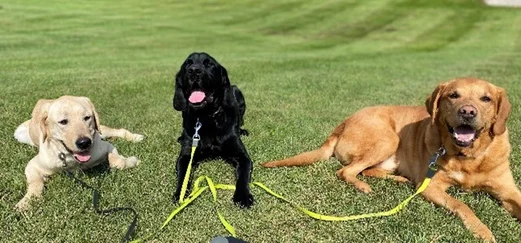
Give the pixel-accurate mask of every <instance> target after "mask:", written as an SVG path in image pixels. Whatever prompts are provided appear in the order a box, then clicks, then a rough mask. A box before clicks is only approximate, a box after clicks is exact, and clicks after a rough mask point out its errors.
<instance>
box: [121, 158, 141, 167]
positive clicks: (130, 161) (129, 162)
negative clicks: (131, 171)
mask: <svg viewBox="0 0 521 243" xmlns="http://www.w3.org/2000/svg"><path fill="white" fill-rule="evenodd" d="M139 162H141V161H140V160H139V159H138V158H136V157H134V156H132V157H128V158H126V159H125V168H132V167H136V166H137V165H139Z"/></svg>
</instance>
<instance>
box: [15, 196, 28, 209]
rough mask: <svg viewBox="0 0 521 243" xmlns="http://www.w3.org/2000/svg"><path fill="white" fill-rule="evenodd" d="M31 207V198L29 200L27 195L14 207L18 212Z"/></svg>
mask: <svg viewBox="0 0 521 243" xmlns="http://www.w3.org/2000/svg"><path fill="white" fill-rule="evenodd" d="M28 207H29V200H27V199H26V198H25V197H24V198H22V200H20V201H19V202H18V203H17V204H16V205H14V209H15V210H16V211H18V212H23V211H25V210H27V208H28Z"/></svg>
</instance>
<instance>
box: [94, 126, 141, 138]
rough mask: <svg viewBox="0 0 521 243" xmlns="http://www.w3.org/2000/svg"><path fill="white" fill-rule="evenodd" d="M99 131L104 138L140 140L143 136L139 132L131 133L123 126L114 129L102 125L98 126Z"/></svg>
mask: <svg viewBox="0 0 521 243" xmlns="http://www.w3.org/2000/svg"><path fill="white" fill-rule="evenodd" d="M100 133H101V137H102V138H104V139H105V138H110V137H118V138H123V139H125V140H127V141H130V142H140V141H142V140H143V139H144V138H145V136H143V135H141V134H137V133H131V132H130V131H129V130H127V129H124V128H120V129H116V128H111V127H107V126H103V125H101V126H100Z"/></svg>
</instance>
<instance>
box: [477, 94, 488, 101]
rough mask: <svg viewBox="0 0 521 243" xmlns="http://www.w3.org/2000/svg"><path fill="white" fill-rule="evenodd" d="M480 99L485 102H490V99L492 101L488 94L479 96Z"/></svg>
mask: <svg viewBox="0 0 521 243" xmlns="http://www.w3.org/2000/svg"><path fill="white" fill-rule="evenodd" d="M479 99H480V100H481V101H483V102H490V101H491V99H490V97H488V96H486V95H485V96H483V97H481V98H479Z"/></svg>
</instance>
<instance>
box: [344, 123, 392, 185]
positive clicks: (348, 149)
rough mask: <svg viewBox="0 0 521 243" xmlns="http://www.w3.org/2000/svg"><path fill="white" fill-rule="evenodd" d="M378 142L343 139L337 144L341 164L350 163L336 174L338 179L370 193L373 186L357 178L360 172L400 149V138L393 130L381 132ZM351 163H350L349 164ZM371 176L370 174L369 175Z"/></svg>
mask: <svg viewBox="0 0 521 243" xmlns="http://www.w3.org/2000/svg"><path fill="white" fill-rule="evenodd" d="M375 137H377V138H378V141H369V142H367V143H364V144H359V143H358V142H359V141H356V140H355V141H351V139H353V138H345V137H341V138H340V140H339V141H338V143H337V146H336V150H335V157H336V158H337V159H338V160H340V161H341V162H343V163H344V164H345V163H349V164H348V165H346V166H344V167H342V168H341V169H339V170H338V171H337V172H336V175H337V177H338V178H340V179H342V180H344V181H345V182H347V183H351V184H353V185H354V186H355V187H356V188H357V189H358V190H360V191H362V192H364V193H369V192H371V191H372V190H371V186H369V184H367V183H365V182H363V181H361V180H359V179H358V178H356V176H357V175H358V174H360V172H362V171H364V170H366V169H367V168H369V167H373V166H376V165H378V164H379V163H381V162H382V161H385V160H387V159H389V158H390V157H391V156H392V155H393V154H394V153H395V152H396V149H397V148H398V144H399V142H400V138H399V137H398V135H397V134H396V133H395V132H394V131H392V130H382V131H380V135H379V136H375ZM349 161H350V162H349ZM369 174H370V173H369Z"/></svg>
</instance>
